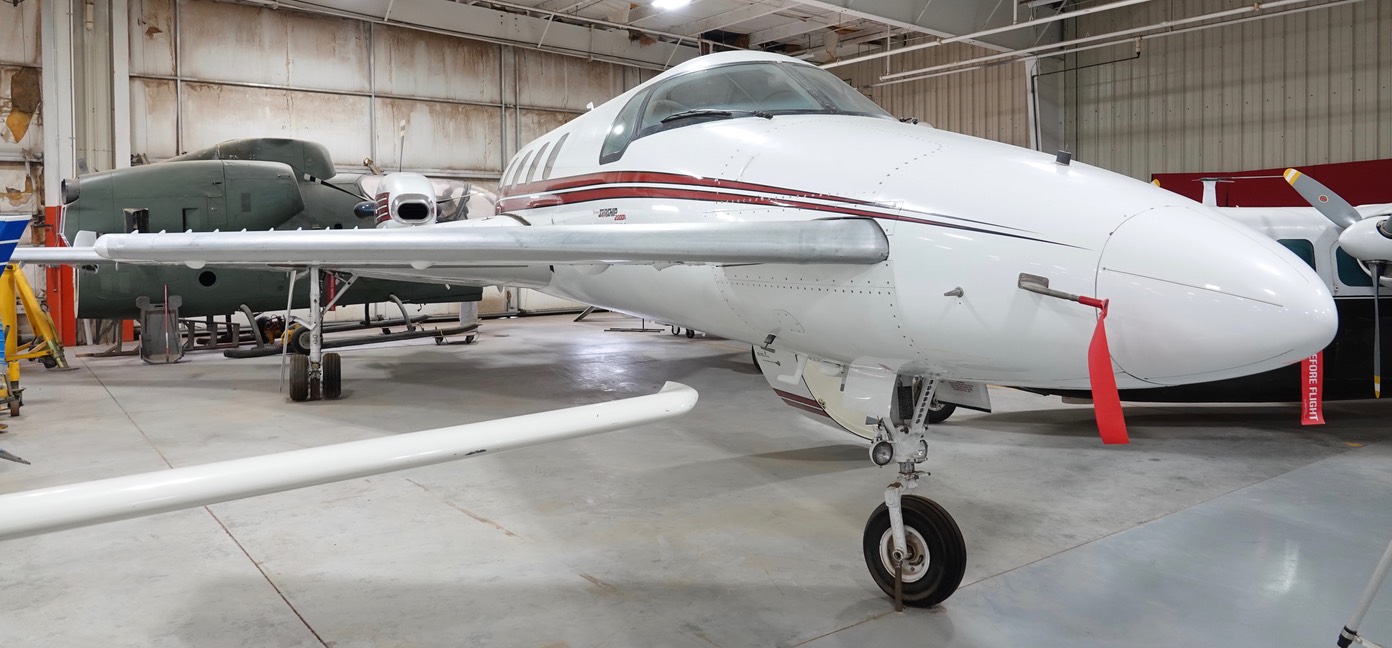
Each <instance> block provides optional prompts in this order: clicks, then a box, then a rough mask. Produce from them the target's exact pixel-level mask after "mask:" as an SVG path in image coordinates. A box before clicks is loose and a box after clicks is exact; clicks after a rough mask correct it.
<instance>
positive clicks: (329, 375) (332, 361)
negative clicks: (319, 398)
mask: <svg viewBox="0 0 1392 648" xmlns="http://www.w3.org/2000/svg"><path fill="white" fill-rule="evenodd" d="M320 368H321V369H322V370H323V376H324V398H325V399H328V400H333V399H335V398H338V397H339V396H342V395H343V359H342V358H341V357H339V355H338V354H337V353H325V354H324V362H323V364H322V365H321V366H320Z"/></svg>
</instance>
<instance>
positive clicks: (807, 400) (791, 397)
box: [773, 389, 822, 409]
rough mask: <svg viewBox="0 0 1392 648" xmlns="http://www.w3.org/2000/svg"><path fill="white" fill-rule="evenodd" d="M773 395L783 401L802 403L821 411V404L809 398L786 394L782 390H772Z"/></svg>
mask: <svg viewBox="0 0 1392 648" xmlns="http://www.w3.org/2000/svg"><path fill="white" fill-rule="evenodd" d="M773 393H775V394H778V396H779V397H780V398H782V399H784V400H794V401H797V402H799V403H802V404H803V405H809V406H812V407H815V408H817V409H821V408H822V404H821V403H818V402H817V401H815V400H812V399H810V398H808V397H806V396H800V395H798V394H794V393H792V392H786V391H783V390H781V389H774V390H773Z"/></svg>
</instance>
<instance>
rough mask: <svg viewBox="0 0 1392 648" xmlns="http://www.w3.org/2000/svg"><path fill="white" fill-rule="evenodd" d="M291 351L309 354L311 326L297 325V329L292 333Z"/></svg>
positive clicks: (304, 354)
mask: <svg viewBox="0 0 1392 648" xmlns="http://www.w3.org/2000/svg"><path fill="white" fill-rule="evenodd" d="M290 353H295V354H298V355H303V356H307V355H309V328H308V327H304V326H297V327H295V331H294V332H293V333H291V334H290Z"/></svg>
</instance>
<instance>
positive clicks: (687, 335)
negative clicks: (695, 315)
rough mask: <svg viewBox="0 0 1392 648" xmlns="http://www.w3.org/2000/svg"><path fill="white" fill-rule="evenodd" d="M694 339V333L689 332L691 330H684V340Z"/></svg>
mask: <svg viewBox="0 0 1392 648" xmlns="http://www.w3.org/2000/svg"><path fill="white" fill-rule="evenodd" d="M694 337H696V331H693V330H691V329H686V339H688V340H690V339H691V338H694Z"/></svg>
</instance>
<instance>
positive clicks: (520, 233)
mask: <svg viewBox="0 0 1392 648" xmlns="http://www.w3.org/2000/svg"><path fill="white" fill-rule="evenodd" d="M467 223H468V222H467V221H466V222H464V223H446V224H441V225H432V226H421V227H408V228H400V229H372V230H311V231H268V232H185V233H178V234H165V233H161V234H107V235H105V236H102V237H100V238H98V239H97V240H96V243H95V244H94V245H93V246H92V247H90V248H82V247H73V248H47V249H44V248H31V249H29V250H24V251H23V252H27V254H19V253H18V252H17V253H16V258H15V260H16V261H28V262H33V263H77V264H87V263H98V262H108V263H109V262H117V263H157V264H186V265H189V266H192V267H201V266H203V265H236V266H248V265H265V266H276V267H285V266H306V265H320V266H325V267H330V268H333V267H346V268H355V267H363V268H372V267H377V268H382V267H406V266H411V267H414V268H418V269H423V268H425V267H432V266H439V267H468V266H476V265H494V266H495V265H499V264H620V263H638V264H644V263H654V264H655V263H711V264H742V263H793V264H820V263H837V264H873V263H879V262H881V261H884V260H885V259H887V258H888V257H889V242H888V239H887V238H886V236H885V233H884V230H883V229H881V228H880V226H879V225H878V224H877V223H875V221H873V220H869V219H855V218H850V219H831V220H815V221H786V222H771V223H693V224H671V225H652V224H636V223H635V224H622V225H617V224H615V225H607V224H606V225H557V226H535V227H533V226H514V227H467V226H461V225H466V224H467Z"/></svg>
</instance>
